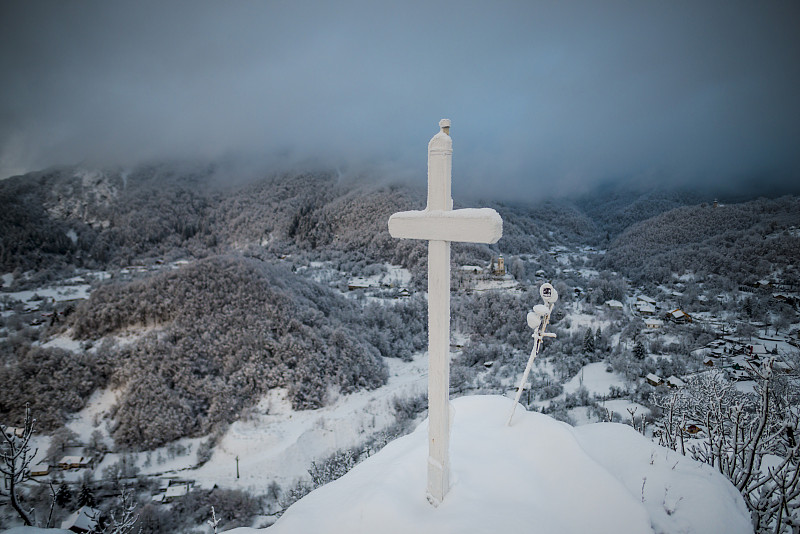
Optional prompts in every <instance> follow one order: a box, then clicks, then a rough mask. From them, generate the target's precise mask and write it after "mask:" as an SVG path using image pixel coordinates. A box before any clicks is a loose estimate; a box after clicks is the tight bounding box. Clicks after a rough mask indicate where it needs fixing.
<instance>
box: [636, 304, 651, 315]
mask: <svg viewBox="0 0 800 534" xmlns="http://www.w3.org/2000/svg"><path fill="white" fill-rule="evenodd" d="M636 309H638V310H639V313H641V314H642V315H654V314H655V313H656V308H655V306H653V305H652V304H647V303H646V302H637V303H636Z"/></svg>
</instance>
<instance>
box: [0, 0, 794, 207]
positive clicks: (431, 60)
mask: <svg viewBox="0 0 800 534" xmlns="http://www.w3.org/2000/svg"><path fill="white" fill-rule="evenodd" d="M0 10H2V16H0V19H2V22H1V23H0V24H2V28H1V29H2V31H1V32H0V71H1V72H3V73H4V76H3V78H4V83H3V87H2V89H0V91H2V93H1V94H2V97H0V175H2V176H7V175H9V174H12V173H17V172H20V171H23V170H34V169H37V168H42V167H45V166H48V165H52V164H59V163H77V162H82V161H91V162H96V163H99V164H123V165H125V164H133V163H137V162H140V161H146V160H153V159H163V158H183V159H191V158H203V159H215V158H226V157H232V156H237V157H238V156H241V157H248V158H255V159H260V160H263V161H265V162H267V163H268V162H270V161H276V162H277V161H281V162H286V161H298V162H308V161H314V162H318V163H319V164H321V165H329V166H331V167H332V168H337V167H338V168H340V169H344V168H349V169H355V168H359V167H362V166H363V167H365V168H370V169H374V168H386V169H392V171H391V172H394V173H397V174H398V175H407V176H415V177H417V178H416V180H418V181H424V173H425V149H426V145H427V141H428V139H429V138H430V136H432V135H433V134H434V133H435V132H436V130H437V126H436V125H437V122H438V120H439V119H440V118H441V117H449V118H450V119H452V121H453V128H452V132H451V133H452V136H453V139H454V145H455V153H454V178H453V179H454V184H453V190H454V194H456V193H457V192H459V191H463V192H464V193H467V194H470V195H472V196H476V195H477V196H480V195H484V196H495V197H506V198H513V199H519V198H533V197H535V196H537V195H542V194H560V193H564V192H573V191H576V190H588V189H590V188H591V187H594V186H595V185H596V184H598V183H600V182H607V181H614V180H617V179H625V180H631V179H634V182H635V181H639V182H648V181H652V182H655V183H663V182H664V181H668V182H669V181H671V182H674V183H676V184H689V185H693V184H695V185H699V184H702V185H703V186H706V187H710V188H713V187H715V186H717V185H719V186H720V187H722V186H724V185H725V184H731V183H742V184H751V183H754V182H755V181H757V180H760V179H763V177H764V176H769V177H771V179H772V181H773V182H774V184H776V185H777V186H779V187H781V186H783V187H788V188H791V187H796V186H793V185H792V184H794V183H795V182H797V180H796V178H797V174H798V171H800V153H799V152H798V150H797V148H796V147H797V146H800V99H798V98H797V96H796V93H797V87H800V37H798V34H797V32H796V31H795V30H796V21H797V20H798V17H800V7H798V4H797V3H796V2H771V3H760V4H756V3H752V2H724V3H723V2H720V3H717V2H702V3H700V4H698V3H690V2H664V3H642V2H604V3H597V2H589V1H585V2H566V3H559V4H557V5H554V4H553V3H545V2H542V3H538V2H535V3H531V2H498V3H492V4H485V5H472V4H464V3H461V2H459V3H456V2H450V3H435V4H430V3H422V2H409V3H401V4H396V5H378V4H377V3H374V2H352V1H345V2H341V3H336V4H331V5H322V6H320V5H318V3H311V2H309V3H306V2H288V1H285V2H280V1H276V2H263V3H255V2H237V3H219V2H168V3H160V2H137V3H118V2H114V3H110V2H100V1H96V2H80V3H77V2H61V1H53V2H44V1H37V2H22V1H18V2H5V3H4V4H3V6H2V7H0ZM759 177H761V178H759ZM500 183H502V184H503V187H502V188H499V187H498V184H500Z"/></svg>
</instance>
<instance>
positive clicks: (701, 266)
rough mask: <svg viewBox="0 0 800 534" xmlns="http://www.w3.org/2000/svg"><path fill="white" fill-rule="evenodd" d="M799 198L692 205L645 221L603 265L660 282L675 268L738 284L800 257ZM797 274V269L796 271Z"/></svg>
mask: <svg viewBox="0 0 800 534" xmlns="http://www.w3.org/2000/svg"><path fill="white" fill-rule="evenodd" d="M798 227H800V199H798V198H796V197H782V198H778V199H774V200H770V199H759V200H754V201H751V202H745V203H742V204H731V205H720V206H718V207H714V206H713V205H694V206H685V207H681V208H677V209H674V210H671V211H668V212H666V213H663V214H661V215H658V216H656V217H653V218H651V219H648V220H646V221H642V222H640V223H638V224H636V225H634V226H632V227H630V228H629V229H627V230H626V231H624V232H623V233H622V234H621V235H620V236H619V237H618V238H616V239H615V240H614V241H613V242H612V243H611V245H610V246H609V248H608V252H607V254H606V255H605V257H604V258H603V260H602V262H601V265H602V267H604V268H610V269H615V270H618V271H620V272H622V273H624V274H626V275H627V276H630V277H631V278H633V279H635V280H638V279H649V280H651V281H655V282H660V281H664V280H667V279H668V278H669V277H671V276H672V274H673V273H676V274H682V273H686V272H694V273H696V274H700V275H703V274H707V273H715V274H721V275H724V276H726V277H728V278H729V279H731V280H733V281H735V282H737V283H746V282H752V281H756V280H758V279H759V278H762V277H767V276H770V275H772V274H774V270H775V268H776V267H775V266H776V265H788V266H796V265H797V260H798V259H799V258H800V234H799V233H798V232H797V230H796V229H797V228H798ZM795 276H796V273H795Z"/></svg>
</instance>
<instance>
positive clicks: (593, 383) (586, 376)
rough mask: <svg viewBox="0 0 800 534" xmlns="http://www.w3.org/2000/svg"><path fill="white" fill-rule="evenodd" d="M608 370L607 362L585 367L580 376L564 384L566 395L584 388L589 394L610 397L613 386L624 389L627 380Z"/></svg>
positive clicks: (577, 375)
mask: <svg viewBox="0 0 800 534" xmlns="http://www.w3.org/2000/svg"><path fill="white" fill-rule="evenodd" d="M607 368H608V364H607V363H605V362H595V363H590V364H588V365H585V366H584V367H583V368H582V369H581V370H580V371H578V374H576V375H575V376H573V377H572V378H570V379H569V381H568V382H567V383H566V384H564V393H575V392H576V391H578V389H579V388H580V387H581V386H583V387H584V388H586V389H587V390H588V391H589V393H591V394H592V395H595V396H598V397H599V396H603V395H608V393H609V392H610V390H611V386H616V387H618V388H624V387H625V379H624V378H623V377H622V376H620V375H618V374H617V373H614V372H609V371H607V370H606V369H607Z"/></svg>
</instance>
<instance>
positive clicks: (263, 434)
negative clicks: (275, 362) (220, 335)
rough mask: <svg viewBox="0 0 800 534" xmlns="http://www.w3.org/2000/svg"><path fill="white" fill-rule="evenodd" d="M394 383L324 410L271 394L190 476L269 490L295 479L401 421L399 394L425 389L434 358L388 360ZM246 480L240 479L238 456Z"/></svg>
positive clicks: (207, 481)
mask: <svg viewBox="0 0 800 534" xmlns="http://www.w3.org/2000/svg"><path fill="white" fill-rule="evenodd" d="M387 363H388V364H389V372H390V377H389V381H388V383H387V384H386V385H385V386H383V387H381V388H379V389H377V390H374V391H361V392H358V393H354V394H352V395H347V396H341V397H339V398H338V399H336V401H334V402H333V403H331V404H330V405H328V406H325V407H324V408H320V409H318V410H305V411H299V412H297V411H293V410H292V409H291V404H290V402H289V401H288V400H287V399H286V395H285V392H284V391H280V390H276V391H272V392H270V395H268V396H267V397H266V398H264V399H262V401H261V402H260V403H259V405H258V407H257V409H256V410H255V412H256V413H255V415H253V416H252V418H250V420H248V421H238V422H236V423H234V424H233V425H231V426H230V427H229V429H228V431H227V432H226V433H225V436H224V437H223V438H222V440H221V441H220V443H219V444H218V445H217V447H216V449H215V451H214V455H213V457H212V458H211V460H210V461H209V462H208V463H207V464H206V465H204V466H203V467H201V468H200V469H197V470H192V471H191V472H189V473H186V474H185V476H187V477H189V478H193V479H195V480H196V481H197V482H198V483H199V484H201V485H203V486H208V487H211V486H213V485H214V484H217V485H219V486H223V487H248V488H253V489H254V490H256V491H257V492H259V493H260V492H264V491H265V490H266V488H267V486H268V485H269V483H270V482H271V481H273V480H274V481H276V482H277V483H278V484H280V485H281V486H284V485H287V484H291V483H293V482H294V481H295V480H296V478H297V475H298V473H303V472H305V470H306V469H308V467H309V466H310V464H311V461H312V460H320V459H324V458H325V457H327V456H329V455H331V454H333V453H334V452H336V451H338V450H340V449H345V448H348V447H353V446H357V445H359V444H361V443H362V442H363V441H365V440H366V439H367V438H368V437H369V435H371V434H373V433H375V432H378V431H380V430H382V429H384V428H386V427H388V426H389V425H391V424H392V423H394V421H395V417H394V408H393V406H392V402H393V400H394V399H395V398H397V397H400V398H402V397H409V396H414V395H418V394H420V393H424V392H425V391H426V388H427V377H428V359H427V357H426V356H424V355H418V356H417V357H416V359H414V361H412V362H409V363H405V362H401V361H399V360H394V359H387ZM237 456H238V457H239V467H240V476H241V478H240V479H238V480H237V479H236V457H237Z"/></svg>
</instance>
